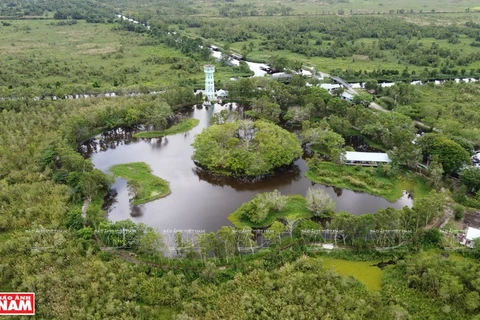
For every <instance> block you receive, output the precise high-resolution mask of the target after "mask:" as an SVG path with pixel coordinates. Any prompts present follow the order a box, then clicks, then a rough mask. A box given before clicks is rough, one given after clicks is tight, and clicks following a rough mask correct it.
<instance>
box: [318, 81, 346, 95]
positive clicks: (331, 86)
mask: <svg viewBox="0 0 480 320" xmlns="http://www.w3.org/2000/svg"><path fill="white" fill-rule="evenodd" d="M340 87H341V85H339V84H338V83H322V84H320V88H322V89H325V90H328V92H330V93H332V91H333V90H335V89H338V88H340Z"/></svg>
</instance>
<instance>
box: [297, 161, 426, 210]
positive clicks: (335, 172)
mask: <svg viewBox="0 0 480 320" xmlns="http://www.w3.org/2000/svg"><path fill="white" fill-rule="evenodd" d="M305 175H306V177H307V178H309V179H310V180H312V181H313V182H315V183H321V184H325V185H330V186H334V187H337V188H344V189H349V190H354V191H361V192H366V193H370V194H373V195H377V196H380V197H383V198H385V199H387V200H388V201H390V202H395V201H397V200H398V199H400V198H401V197H402V195H403V191H404V190H406V191H408V192H410V193H412V194H413V196H414V197H422V196H424V195H425V194H427V193H428V191H429V190H430V188H429V187H428V185H427V183H426V182H425V181H424V180H423V179H422V178H421V177H419V176H415V175H414V174H413V173H412V174H400V175H397V176H396V177H395V178H387V177H384V176H380V175H377V174H376V172H375V168H373V167H360V166H348V165H336V164H334V163H331V162H321V163H320V164H318V165H317V166H316V167H315V168H314V169H310V170H309V171H307V172H306V174H305Z"/></svg>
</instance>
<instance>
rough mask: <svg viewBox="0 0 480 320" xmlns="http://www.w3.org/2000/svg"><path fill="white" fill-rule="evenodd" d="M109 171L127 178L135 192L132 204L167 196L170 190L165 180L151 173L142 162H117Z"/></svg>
mask: <svg viewBox="0 0 480 320" xmlns="http://www.w3.org/2000/svg"><path fill="white" fill-rule="evenodd" d="M110 171H111V172H112V173H113V174H114V175H115V176H116V177H120V178H124V179H127V180H128V185H129V186H130V187H131V188H132V191H133V192H134V193H135V197H134V199H133V201H132V204H134V205H138V204H144V203H147V202H150V201H153V200H156V199H160V198H163V197H166V196H168V195H169V194H170V193H171V191H170V187H169V184H168V182H167V181H165V180H163V179H161V178H159V177H157V176H155V175H153V174H152V173H151V170H150V167H149V166H148V165H147V164H146V163H144V162H134V163H127V164H117V165H114V166H113V167H111V168H110Z"/></svg>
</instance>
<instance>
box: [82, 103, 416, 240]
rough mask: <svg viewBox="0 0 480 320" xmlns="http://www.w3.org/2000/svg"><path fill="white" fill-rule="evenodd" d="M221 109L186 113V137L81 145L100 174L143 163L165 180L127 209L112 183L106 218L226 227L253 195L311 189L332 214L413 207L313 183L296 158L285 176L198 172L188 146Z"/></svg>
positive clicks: (128, 135) (119, 137)
mask: <svg viewBox="0 0 480 320" xmlns="http://www.w3.org/2000/svg"><path fill="white" fill-rule="evenodd" d="M225 108H228V107H227V106H221V105H218V104H217V105H214V106H210V107H208V109H206V108H203V109H197V108H193V109H192V110H191V111H189V112H188V113H187V114H188V115H189V116H190V117H194V118H197V119H199V120H200V123H199V125H198V126H197V127H195V128H194V129H192V130H191V131H189V132H187V133H181V134H177V135H173V136H168V137H167V138H162V139H137V138H133V132H128V131H125V130H123V129H117V130H112V131H108V132H105V133H103V134H102V135H99V136H97V137H96V138H95V139H93V140H90V141H87V142H86V143H84V144H83V145H82V146H81V147H80V149H81V150H82V153H83V154H84V155H85V156H87V157H90V158H91V160H92V162H93V164H94V165H95V167H96V168H98V169H100V170H102V171H104V172H108V169H109V168H110V167H111V166H113V165H115V164H120V163H129V162H138V161H143V162H145V163H147V164H148V165H149V166H150V167H151V168H152V171H153V174H155V175H157V176H159V177H161V178H163V179H165V180H167V181H169V182H170V187H171V190H172V193H171V194H170V195H169V196H167V197H166V198H163V199H159V200H156V201H153V202H150V203H147V204H145V205H141V206H131V205H130V203H129V199H130V198H131V195H130V194H129V190H128V187H127V182H126V181H125V180H124V179H116V181H115V184H114V185H113V188H114V189H116V191H117V195H116V197H115V199H114V203H113V205H112V206H111V207H110V209H109V219H110V220H112V221H118V220H123V219H131V220H133V221H135V222H137V223H138V222H143V223H145V224H148V225H150V226H152V227H154V228H155V229H156V230H158V231H160V232H162V231H164V230H173V229H176V230H205V231H207V232H208V231H216V230H218V229H219V228H220V227H222V226H224V225H231V223H230V222H229V221H228V220H227V216H228V215H229V214H230V213H232V212H233V211H235V210H236V209H237V208H238V207H239V206H240V205H241V204H242V203H243V202H246V201H248V200H250V199H251V198H252V197H253V196H255V195H256V194H257V193H261V192H267V191H273V190H275V189H278V190H279V191H280V192H281V193H282V194H302V195H305V194H306V192H307V189H308V188H309V187H312V186H314V187H315V188H323V189H325V190H326V191H327V192H328V193H329V194H330V195H331V196H332V198H333V199H334V200H335V201H336V203H337V208H336V209H337V211H348V212H351V213H352V214H364V213H370V212H376V211H377V210H378V209H380V208H386V207H389V206H390V207H395V208H401V207H404V206H411V205H412V199H411V198H409V195H408V194H404V196H403V197H402V198H401V199H400V200H398V201H397V202H396V203H390V202H388V201H387V200H385V199H383V198H381V197H377V196H373V195H369V194H366V193H359V192H353V191H351V190H341V189H334V188H332V187H326V186H323V185H314V184H313V183H312V182H311V181H310V180H308V179H307V178H306V177H305V172H306V170H307V167H306V162H305V159H298V160H297V161H295V163H294V164H293V165H292V167H291V168H290V169H289V170H287V171H285V172H282V173H278V174H276V175H274V176H272V177H269V178H266V179H264V180H261V181H257V182H242V181H238V180H237V179H234V178H226V177H216V176H214V175H211V174H209V173H207V172H205V171H203V170H201V169H199V168H198V167H196V166H195V164H194V163H193V161H192V160H191V156H192V154H193V148H192V147H191V144H192V142H193V140H194V137H195V135H196V134H199V133H200V132H201V131H202V130H203V129H204V128H205V127H207V126H208V125H209V120H210V117H211V116H212V114H213V113H214V112H219V111H221V110H222V109H225ZM233 108H234V109H235V108H236V106H235V105H234V106H233Z"/></svg>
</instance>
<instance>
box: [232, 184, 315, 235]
mask: <svg viewBox="0 0 480 320" xmlns="http://www.w3.org/2000/svg"><path fill="white" fill-rule="evenodd" d="M277 192H278V191H277ZM283 197H285V200H286V201H285V204H284V205H282V206H281V207H280V208H278V206H277V205H276V204H277V202H278V200H277V201H275V205H274V204H272V205H271V206H269V204H268V203H267V204H266V209H263V208H264V206H265V201H264V200H265V194H258V195H257V196H255V197H254V198H253V199H252V200H251V201H249V202H246V203H244V204H243V205H242V206H241V207H240V208H238V209H237V210H236V211H235V212H233V213H232V214H230V215H229V216H228V220H230V222H232V223H233V225H234V226H235V227H237V228H243V227H252V228H261V227H268V226H270V225H272V224H273V223H274V222H275V221H276V220H280V219H301V218H310V217H312V216H313V214H312V212H311V211H310V210H309V209H308V208H307V202H306V200H305V197H303V196H301V195H288V196H283ZM259 206H260V207H261V208H259ZM262 209H263V210H262Z"/></svg>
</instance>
